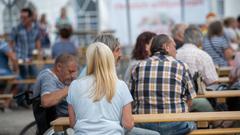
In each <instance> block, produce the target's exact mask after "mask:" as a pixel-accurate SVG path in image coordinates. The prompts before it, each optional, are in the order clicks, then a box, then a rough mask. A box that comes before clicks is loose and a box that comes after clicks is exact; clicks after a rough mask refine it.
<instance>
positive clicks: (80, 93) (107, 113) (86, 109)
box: [67, 75, 133, 135]
mask: <svg viewBox="0 0 240 135" xmlns="http://www.w3.org/2000/svg"><path fill="white" fill-rule="evenodd" d="M95 82H96V81H95V77H94V76H93V75H90V76H86V77H83V78H81V79H78V80H75V81H73V82H72V83H71V85H70V87H69V91H68V97H67V101H68V103H69V104H71V105H72V106H73V109H74V112H75V115H76V124H75V126H74V130H75V134H77V135H80V134H81V135H85V134H88V135H122V134H124V131H123V128H122V127H121V125H120V124H121V119H122V109H123V107H124V106H125V105H127V104H128V103H130V102H132V100H133V99H132V96H131V94H130V91H129V89H128V87H127V85H126V84H125V83H124V82H123V81H120V80H118V81H117V83H116V93H115V95H114V96H113V98H112V101H111V103H109V102H108V101H107V100H106V98H105V97H103V98H102V99H101V100H100V101H97V102H93V100H92V98H91V96H90V95H91V93H92V90H93V89H94V88H93V86H94V83H95Z"/></svg>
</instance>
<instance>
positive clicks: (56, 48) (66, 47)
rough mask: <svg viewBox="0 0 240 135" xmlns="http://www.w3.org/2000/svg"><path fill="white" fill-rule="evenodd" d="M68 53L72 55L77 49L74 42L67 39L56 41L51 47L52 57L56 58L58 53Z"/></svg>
mask: <svg viewBox="0 0 240 135" xmlns="http://www.w3.org/2000/svg"><path fill="white" fill-rule="evenodd" d="M63 53H69V54H72V55H76V54H77V49H76V47H75V46H74V44H73V43H72V42H71V41H69V40H64V41H63V40H60V41H59V42H56V43H55V44H54V45H53V47H52V57H53V58H56V57H57V56H59V55H60V54H63Z"/></svg>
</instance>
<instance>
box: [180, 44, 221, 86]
mask: <svg viewBox="0 0 240 135" xmlns="http://www.w3.org/2000/svg"><path fill="white" fill-rule="evenodd" d="M177 59H178V60H180V61H183V62H185V63H187V64H188V66H189V70H190V73H191V75H192V76H193V75H194V74H195V73H196V72H199V73H200V74H201V75H202V77H203V80H204V82H205V83H206V84H207V85H209V84H211V83H213V82H216V81H218V75H217V72H216V68H215V66H214V63H213V60H212V58H211V57H210V56H209V55H208V54H207V53H206V52H204V51H203V50H201V49H199V48H197V46H195V45H193V44H184V45H183V47H181V48H180V49H178V50H177Z"/></svg>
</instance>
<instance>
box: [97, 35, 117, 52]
mask: <svg viewBox="0 0 240 135" xmlns="http://www.w3.org/2000/svg"><path fill="white" fill-rule="evenodd" d="M94 42H102V43H104V44H106V45H107V46H108V47H109V48H110V49H111V50H112V51H114V50H115V49H116V48H117V47H118V46H120V43H119V41H118V39H117V38H116V37H114V36H113V35H112V34H101V35H98V36H97V37H96V38H95V40H94Z"/></svg>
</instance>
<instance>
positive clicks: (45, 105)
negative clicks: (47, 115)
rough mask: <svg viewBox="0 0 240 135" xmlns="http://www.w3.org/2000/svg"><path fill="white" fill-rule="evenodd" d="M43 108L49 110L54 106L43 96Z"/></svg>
mask: <svg viewBox="0 0 240 135" xmlns="http://www.w3.org/2000/svg"><path fill="white" fill-rule="evenodd" d="M41 106H42V107H43V108H48V107H52V106H54V104H53V102H52V101H51V100H49V99H48V97H46V96H42V97H41Z"/></svg>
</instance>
